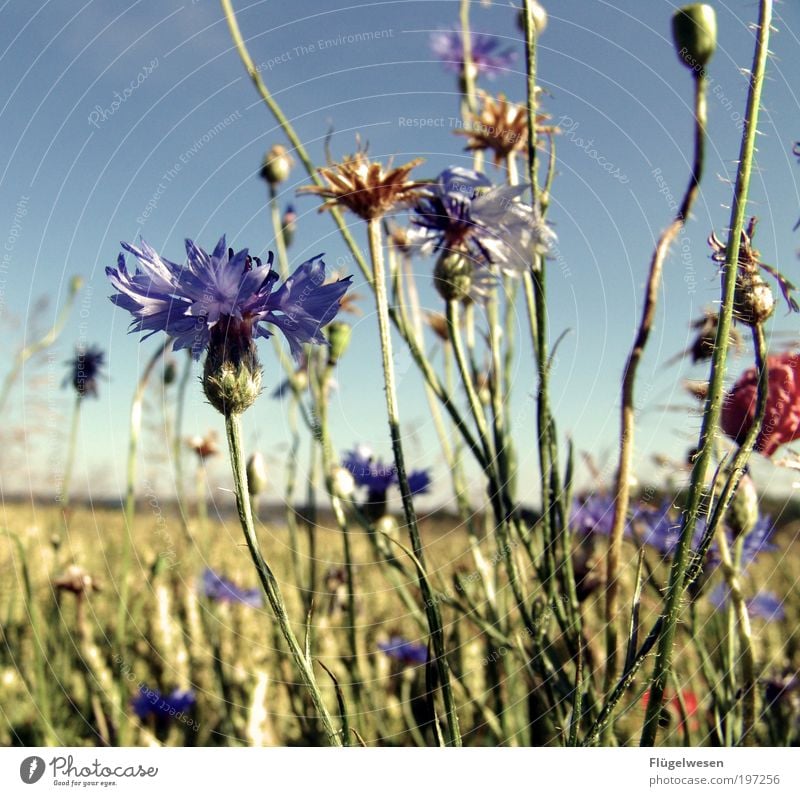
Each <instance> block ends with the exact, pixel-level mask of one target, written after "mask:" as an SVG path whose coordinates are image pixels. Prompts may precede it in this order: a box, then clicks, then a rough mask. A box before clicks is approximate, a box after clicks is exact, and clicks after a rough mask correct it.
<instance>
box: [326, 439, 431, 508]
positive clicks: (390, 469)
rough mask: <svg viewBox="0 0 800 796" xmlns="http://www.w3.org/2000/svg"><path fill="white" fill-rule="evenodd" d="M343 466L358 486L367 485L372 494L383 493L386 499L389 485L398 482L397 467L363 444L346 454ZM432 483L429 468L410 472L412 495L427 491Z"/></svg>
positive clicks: (409, 481)
mask: <svg viewBox="0 0 800 796" xmlns="http://www.w3.org/2000/svg"><path fill="white" fill-rule="evenodd" d="M342 467H344V468H345V469H346V470H349V471H350V473H351V474H352V476H353V478H354V479H355V482H356V486H362V487H366V489H367V492H368V493H369V494H370V495H382V496H383V499H384V500H385V499H386V492H387V491H388V489H389V487H390V486H393V485H394V484H396V483H397V468H396V467H395V466H394V465H393V464H384V463H383V462H382V461H381V460H380V459H377V458H375V456H374V455H373V453H372V451H371V450H370V449H369V448H367V447H365V446H363V445H360V446H359V447H357V448H356V449H355V450H352V451H348V452H347V453H345V454H344V456H343V457H342ZM430 484H431V477H430V474H429V473H428V471H427V470H412V471H411V472H410V473H409V474H408V485H409V488H410V490H411V494H412V495H419V494H423V493H425V492H427V491H428V488H429V487H430Z"/></svg>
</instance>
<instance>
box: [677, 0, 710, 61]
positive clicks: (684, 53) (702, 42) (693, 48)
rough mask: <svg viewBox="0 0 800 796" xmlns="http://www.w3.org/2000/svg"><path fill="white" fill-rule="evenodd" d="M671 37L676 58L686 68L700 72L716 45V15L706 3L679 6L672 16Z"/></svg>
mask: <svg viewBox="0 0 800 796" xmlns="http://www.w3.org/2000/svg"><path fill="white" fill-rule="evenodd" d="M672 38H673V40H674V42H675V49H676V50H677V52H678V58H680V60H681V62H682V63H683V64H684V65H685V66H686V67H687V68H688V69H692V70H693V71H695V72H698V73H699V72H702V71H703V69H704V68H705V66H706V65H707V64H708V62H709V61H710V60H711V56H713V55H714V50H715V49H716V47H717V15H716V13H715V12H714V9H713V8H712V7H711V6H710V5H707V4H706V3H692V5H688V6H684V7H683V8H679V9H678V10H677V11H676V12H675V14H674V15H673V17H672Z"/></svg>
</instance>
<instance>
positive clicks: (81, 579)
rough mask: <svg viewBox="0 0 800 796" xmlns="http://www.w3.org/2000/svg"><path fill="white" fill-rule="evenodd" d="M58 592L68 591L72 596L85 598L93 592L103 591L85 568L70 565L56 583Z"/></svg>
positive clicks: (54, 582) (54, 584)
mask: <svg viewBox="0 0 800 796" xmlns="http://www.w3.org/2000/svg"><path fill="white" fill-rule="evenodd" d="M53 586H55V588H56V590H57V591H68V592H70V593H71V594H75V595H80V596H84V595H87V594H91V593H92V592H96V591H101V586H100V584H99V583H98V582H97V581H96V580H95V579H94V578H93V577H92V576H91V575H90V574H89V573H88V572H87V571H86V570H85V569H84V568H83V567H80V566H78V565H77V564H70V566H68V567H67V568H66V570H64V572H63V574H61V575H59V577H57V578H56V579H55V580H54V581H53Z"/></svg>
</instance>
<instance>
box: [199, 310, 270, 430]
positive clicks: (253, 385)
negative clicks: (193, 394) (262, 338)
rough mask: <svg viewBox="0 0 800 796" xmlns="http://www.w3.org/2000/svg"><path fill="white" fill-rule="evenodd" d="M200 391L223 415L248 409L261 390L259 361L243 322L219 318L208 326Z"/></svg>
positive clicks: (235, 413) (248, 331) (236, 413)
mask: <svg viewBox="0 0 800 796" xmlns="http://www.w3.org/2000/svg"><path fill="white" fill-rule="evenodd" d="M203 392H205V394H206V398H208V400H209V402H210V403H211V405H212V406H213V407H214V408H215V409H216V410H217V411H218V412H221V413H222V414H223V415H225V416H227V415H238V414H241V413H242V412H244V411H245V410H246V409H249V408H250V407H251V406H252V405H253V403H254V402H255V400H256V398H258V395H259V393H260V392H261V363H260V362H259V361H258V353H257V351H256V346H255V343H254V342H253V339H252V337H251V336H250V330H249V329H248V328H247V327H246V325H244V324H242V323H241V322H240V321H237V320H235V319H234V318H229V319H228V322H227V323H224V322H223V321H220V322H219V323H217V325H216V326H214V328H213V329H212V330H211V340H210V342H209V345H208V354H207V355H206V361H205V366H204V368H203Z"/></svg>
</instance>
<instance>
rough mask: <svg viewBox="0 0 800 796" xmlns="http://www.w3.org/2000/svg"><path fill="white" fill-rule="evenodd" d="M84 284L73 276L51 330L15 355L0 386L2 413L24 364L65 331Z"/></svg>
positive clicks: (0, 407) (0, 410) (0, 408)
mask: <svg viewBox="0 0 800 796" xmlns="http://www.w3.org/2000/svg"><path fill="white" fill-rule="evenodd" d="M82 286H83V280H82V279H81V278H80V277H73V278H72V280H70V284H69V293H68V294H67V299H66V301H65V302H64V306H63V307H62V308H61V311H60V312H59V313H58V316H57V317H56V321H55V323H54V324H53V326H52V327H51V328H50V330H49V331H47V332H46V333H45V334H44V335H42V337H41V338H39V340H35V341H34V342H33V343H31V344H30V345H27V346H25V347H24V348H23V349H22V350H21V351H19V352H18V353H17V355H16V357H14V364H13V365H12V366H11V370H9V371H8V373H7V374H6V377H5V378H4V379H3V386H2V388H0V413H2V412H3V411H4V410H5V408H6V401H8V396H9V395H10V394H11V388H12V387H13V386H14V382H15V381H16V380H17V379H18V378H19V374H20V373H21V372H22V367H23V365H24V364H25V363H26V362H27V361H28V360H29V359H30V358H31V357H33V356H35V355H36V354H38V353H39V352H40V351H44V350H45V349H46V348H49V347H50V346H51V345H53V343H55V341H56V340H58V337H59V335H60V334H61V332H62V331H63V329H64V325H65V324H66V322H67V318H68V317H69V312H70V310H71V309H72V305H73V303H74V301H75V296H77V295H78V291H79V290H80V289H81V287H82Z"/></svg>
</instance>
